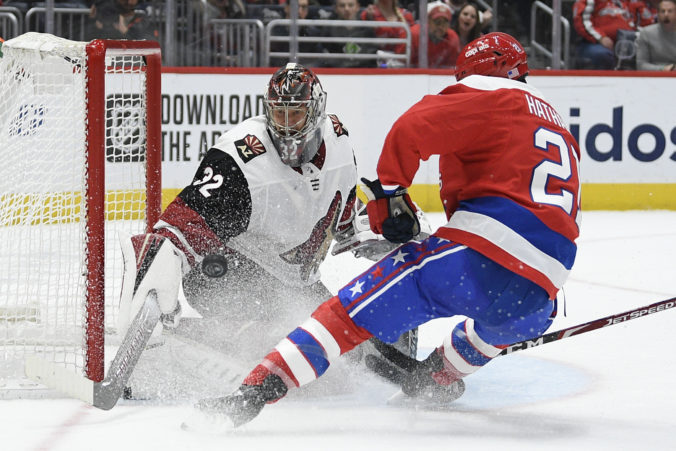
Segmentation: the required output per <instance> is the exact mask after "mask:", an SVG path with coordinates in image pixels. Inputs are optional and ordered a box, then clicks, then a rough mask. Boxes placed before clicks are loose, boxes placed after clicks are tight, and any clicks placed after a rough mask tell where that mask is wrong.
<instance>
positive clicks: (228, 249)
mask: <svg viewBox="0 0 676 451" xmlns="http://www.w3.org/2000/svg"><path fill="white" fill-rule="evenodd" d="M325 106H326V93H325V92H324V90H323V89H322V86H321V84H320V82H319V79H318V78H317V77H316V75H315V74H314V73H313V72H312V71H310V70H309V69H306V68H304V67H302V66H300V65H298V64H293V63H291V64H288V65H287V66H286V67H283V68H281V69H279V70H278V71H277V72H276V73H275V74H274V75H273V76H272V78H271V79H270V81H269V83H268V86H267V89H266V91H265V95H264V108H265V115H261V116H257V117H253V118H250V119H248V120H246V121H244V122H243V123H241V124H240V125H238V126H236V127H235V128H233V129H231V130H230V131H228V132H227V133H225V134H224V135H223V136H222V137H221V138H220V139H219V140H218V141H217V142H216V143H215V144H214V146H213V147H212V148H211V149H210V150H209V151H208V152H207V154H206V156H205V157H204V159H203V161H202V162H201V164H200V165H199V168H198V170H197V173H196V174H195V176H194V178H193V180H192V183H190V185H188V186H186V187H185V188H184V189H183V190H182V191H181V192H180V194H179V195H178V197H177V198H176V199H175V200H174V201H173V202H172V203H171V204H170V205H169V206H168V207H167V209H166V210H165V211H164V213H163V214H162V216H161V218H160V221H159V222H158V223H157V224H156V225H155V226H154V230H153V233H150V234H145V235H137V236H133V237H127V238H126V239H123V243H122V248H123V254H124V260H125V275H124V283H123V290H122V291H123V293H122V298H121V303H120V320H119V330H120V333H121V334H123V335H124V334H125V332H126V331H127V329H128V327H129V324H130V321H131V319H132V318H133V317H134V315H135V314H136V312H137V311H138V310H139V309H140V308H141V305H142V303H143V301H144V299H145V298H146V295H147V294H148V293H149V292H150V291H153V290H154V291H155V292H156V294H157V300H158V302H159V305H160V309H161V311H162V317H161V319H162V323H163V326H164V333H163V337H164V340H161V342H160V344H159V345H157V346H155V347H154V348H152V349H149V350H147V351H146V352H145V354H144V356H143V357H142V358H141V361H140V362H139V365H138V367H137V369H136V370H135V373H134V376H133V377H132V383H131V385H132V390H133V394H134V396H135V397H136V396H137V395H138V396H144V394H146V395H148V396H151V394H149V393H146V392H144V390H146V391H147V390H151V388H150V387H154V388H153V389H152V390H163V387H164V388H165V389H166V388H167V387H168V386H170V387H171V390H167V391H171V392H172V393H173V394H180V392H181V390H182V389H186V390H189V389H187V388H186V386H192V389H198V390H200V393H199V394H201V395H204V394H205V393H204V390H208V387H207V386H206V385H208V383H213V384H216V385H215V386H214V387H213V388H214V390H218V392H222V391H223V389H224V387H223V384H224V381H226V382H227V381H229V380H232V381H233V382H238V381H239V379H240V378H241V376H242V374H240V372H239V369H240V368H244V369H246V368H248V367H249V366H251V364H252V363H254V362H255V361H256V360H257V359H258V358H259V357H260V356H261V355H262V354H263V353H264V352H265V351H266V350H267V349H269V348H270V347H272V346H274V344H275V343H276V341H277V340H278V338H279V336H281V335H282V333H283V332H285V331H286V330H287V329H288V328H289V327H290V326H291V325H293V324H296V323H297V322H298V321H299V320H301V319H302V318H304V317H306V316H307V315H308V314H309V313H310V312H312V311H313V310H314V309H315V308H316V307H317V306H318V305H319V304H321V303H322V302H323V301H324V300H326V299H328V298H330V297H331V295H332V294H331V293H330V292H329V290H328V289H327V288H326V287H325V286H324V284H323V283H322V282H321V280H320V273H319V270H318V268H319V266H320V264H321V263H322V262H323V261H324V259H325V257H326V255H327V252H328V251H329V248H330V246H331V244H332V242H333V241H334V240H335V245H334V253H340V252H345V251H353V253H354V254H355V255H358V256H366V257H369V258H378V257H379V256H381V255H384V254H385V253H387V252H388V251H390V250H392V249H393V248H394V247H395V246H396V245H395V244H393V243H390V242H389V241H385V240H384V239H383V238H382V237H380V236H378V235H375V234H373V233H372V232H370V230H369V225H368V217H367V216H366V215H356V214H355V210H356V208H357V207H356V205H357V202H358V199H357V196H356V185H357V168H356V164H355V157H354V154H353V149H352V144H351V142H350V138H349V134H348V130H347V129H346V128H345V126H344V125H343V123H342V122H341V121H340V119H339V118H338V117H337V116H335V115H333V114H326V113H325ZM413 219H414V220H415V221H416V222H420V218H413ZM423 229H425V222H424V221H423ZM418 230H420V227H418ZM425 230H426V229H425ZM181 285H182V288H183V293H184V296H185V300H186V301H187V304H188V305H189V307H190V310H191V311H192V313H193V314H192V315H190V316H191V317H189V318H188V317H183V318H182V313H183V312H182V310H186V308H185V307H184V308H181V303H180V302H178V301H177V299H178V298H179V290H180V288H181ZM195 313H196V314H195ZM185 316H188V315H185ZM247 359H251V360H247ZM157 365H159V368H161V370H159V371H157V370H155V369H153V368H158V366H157ZM183 377H185V378H186V379H187V380H186V383H185V384H183V383H182V382H181V379H182V378H183ZM163 378H166V379H167V380H163ZM195 380H199V381H200V382H199V384H196V383H195ZM190 381H191V382H190ZM200 384H202V385H201V386H199V387H195V386H196V385H200ZM139 387H140V392H139V390H138V388H139ZM181 387H183V388H181ZM186 394H189V393H186Z"/></svg>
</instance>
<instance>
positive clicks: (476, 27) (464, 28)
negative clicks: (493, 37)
mask: <svg viewBox="0 0 676 451" xmlns="http://www.w3.org/2000/svg"><path fill="white" fill-rule="evenodd" d="M451 29H452V30H453V31H455V33H456V34H457V35H458V39H459V40H460V48H461V49H462V48H463V47H465V46H466V45H467V44H469V43H470V42H472V41H473V40H475V39H476V38H478V37H479V36H481V22H479V8H477V6H476V5H474V4H473V3H465V4H464V5H463V6H462V8H460V9H459V10H458V13H457V16H453V19H452V20H451Z"/></svg>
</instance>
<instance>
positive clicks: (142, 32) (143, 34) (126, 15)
mask: <svg viewBox="0 0 676 451" xmlns="http://www.w3.org/2000/svg"><path fill="white" fill-rule="evenodd" d="M137 6H138V0H97V1H94V2H93V3H92V6H91V12H90V15H89V17H90V23H89V26H88V32H87V35H88V39H96V38H101V39H157V38H158V36H159V32H158V30H157V29H156V28H154V27H152V26H151V24H150V22H149V21H148V20H147V19H146V15H145V14H143V13H139V12H137V11H136V7H137Z"/></svg>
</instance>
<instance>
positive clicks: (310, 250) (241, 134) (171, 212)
mask: <svg viewBox="0 0 676 451" xmlns="http://www.w3.org/2000/svg"><path fill="white" fill-rule="evenodd" d="M336 124H340V121H338V118H337V117H335V116H333V117H332V118H328V117H327V118H325V119H324V121H323V122H322V124H321V126H322V127H323V143H322V145H321V147H320V149H319V151H318V152H317V154H316V155H315V157H314V158H313V159H312V161H310V162H308V163H305V164H303V165H301V166H300V167H298V168H292V167H290V166H287V165H285V164H283V163H282V162H281V160H280V158H279V155H278V153H277V151H276V149H275V147H274V145H273V143H272V140H271V139H270V137H269V135H268V131H267V128H266V123H265V118H264V117H263V116H258V117H254V118H251V119H249V120H247V121H245V122H243V123H242V124H240V125H239V126H237V127H235V128H233V129H232V130H230V131H228V132H227V133H226V134H224V135H223V136H221V138H220V139H219V140H218V142H217V143H216V144H215V145H214V146H213V148H212V149H210V150H209V152H208V153H207V155H206V156H205V158H204V160H203V161H202V163H201V164H200V167H199V168H198V170H197V174H196V175H195V178H194V180H193V183H192V184H191V185H190V186H189V187H186V188H185V189H184V190H183V191H182V192H181V193H180V194H179V197H178V198H177V200H176V201H174V202H172V204H171V205H170V206H169V207H168V208H167V211H165V213H164V214H163V215H162V218H161V219H162V220H163V221H164V222H165V223H167V224H169V225H173V226H175V227H176V228H178V229H179V230H181V232H182V233H183V235H184V236H185V238H186V240H187V242H188V244H190V246H191V247H192V249H188V250H189V251H191V250H192V251H194V252H193V254H199V255H204V254H206V253H209V249H213V248H218V247H221V248H222V247H223V246H225V247H226V248H229V249H232V250H234V251H236V252H238V253H240V254H242V255H244V256H245V257H247V258H249V259H250V260H252V261H254V262H256V263H257V264H258V265H260V266H261V267H263V268H264V269H265V270H266V271H267V272H269V273H270V274H273V275H274V276H276V277H277V278H279V279H280V280H282V281H283V282H285V283H287V284H289V285H292V286H304V285H310V284H312V283H314V282H316V281H317V280H319V273H318V266H319V264H320V263H321V262H322V261H323V260H324V257H325V256H326V252H327V251H328V248H329V246H330V244H331V241H332V239H333V235H334V232H335V230H336V228H337V227H338V226H339V224H342V223H347V221H348V219H349V217H351V215H352V211H353V210H352V209H353V207H354V200H355V197H354V196H355V187H356V183H357V169H356V165H355V160H354V154H353V150H352V146H351V143H350V141H349V138H348V136H347V133H346V132H345V131H344V128H342V124H340V127H337V125H336ZM184 251H185V250H184ZM198 258H199V257H196V259H198Z"/></svg>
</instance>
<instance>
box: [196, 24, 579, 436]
mask: <svg viewBox="0 0 676 451" xmlns="http://www.w3.org/2000/svg"><path fill="white" fill-rule="evenodd" d="M527 74H528V64H527V59H526V52H525V51H524V49H523V47H522V46H521V44H520V43H519V42H518V41H516V40H515V39H514V38H512V37H511V36H509V35H507V34H504V33H490V34H487V35H486V36H483V37H481V38H479V39H477V40H475V41H473V42H471V43H469V44H468V45H467V46H466V47H465V48H464V49H463V50H462V52H461V54H460V57H459V59H458V64H457V72H456V79H457V81H458V82H457V83H456V84H454V85H451V86H449V87H447V88H446V89H444V90H443V91H442V92H440V93H439V94H437V95H428V96H425V97H424V98H423V99H422V100H420V101H419V102H418V103H416V104H415V105H413V107H411V108H410V109H409V110H408V111H407V112H405V113H404V114H403V115H402V116H401V117H400V118H399V119H398V120H397V121H396V122H395V123H394V125H393V126H392V129H391V130H390V132H389V134H388V136H387V138H386V140H385V144H384V146H383V149H382V153H381V156H380V159H379V162H378V167H377V172H378V177H379V179H378V180H376V181H368V180H365V179H362V180H363V181H364V183H365V185H366V188H365V192H366V193H367V194H368V197H369V199H370V202H369V203H368V205H367V208H368V213H369V219H370V224H371V227H372V229H373V230H374V232H377V233H382V234H383V235H384V236H385V237H386V238H388V239H389V240H391V241H396V242H401V243H405V244H403V245H402V246H401V247H399V248H397V249H396V250H394V251H393V252H391V253H390V254H388V255H387V256H385V257H384V258H382V259H381V260H380V261H379V262H377V263H376V264H375V265H373V266H372V267H371V268H370V269H369V270H367V271H366V272H364V273H363V274H361V275H359V276H357V277H356V278H355V279H354V280H352V281H351V282H350V283H348V284H347V285H346V286H345V287H344V288H342V289H341V290H340V291H339V293H338V295H337V296H334V297H332V298H330V299H329V300H328V301H326V302H325V303H324V304H322V305H321V306H320V307H319V308H317V310H315V312H314V313H313V314H312V315H311V317H310V318H309V319H308V320H307V321H305V322H304V323H302V324H301V325H300V326H299V327H298V328H296V329H295V330H293V331H292V332H291V333H290V334H289V335H288V336H287V337H286V338H284V339H283V340H282V341H281V342H279V344H278V345H277V346H276V347H275V348H274V349H273V350H272V351H271V352H270V353H268V354H267V355H266V356H265V358H264V359H263V361H262V362H261V363H260V364H259V365H258V366H256V367H255V368H254V369H253V370H252V371H251V373H250V374H249V375H248V376H247V377H246V378H245V379H244V381H243V383H242V385H241V386H240V388H239V389H238V390H237V391H235V392H234V393H232V394H230V395H228V396H225V397H221V398H213V399H205V400H202V401H200V402H199V403H198V404H197V406H196V407H197V415H198V416H199V415H202V416H203V415H207V416H211V417H214V416H215V417H216V418H224V419H227V420H228V421H229V422H231V423H232V424H233V425H234V426H238V425H241V424H243V423H246V422H248V421H250V420H251V419H253V418H254V417H255V416H256V415H258V413H259V412H260V410H261V409H262V408H263V407H264V406H265V404H266V403H272V402H275V401H277V400H279V399H280V398H282V397H283V396H284V395H285V394H286V393H287V391H288V390H289V389H290V388H294V387H298V386H301V385H304V384H307V383H309V382H311V381H313V380H314V379H316V378H318V377H319V376H321V375H322V374H324V372H325V371H326V370H327V368H328V366H329V364H330V362H331V361H332V360H333V359H335V358H337V357H338V356H339V355H341V354H343V353H345V352H347V351H349V350H350V349H352V348H353V347H355V346H357V345H358V344H360V343H362V342H363V341H365V340H369V339H372V341H374V343H375V344H376V346H377V348H378V349H379V350H380V351H381V352H382V356H380V357H379V356H367V361H366V363H367V365H368V366H370V367H371V368H372V369H374V370H375V371H377V372H378V373H380V374H381V375H383V376H384V377H387V378H388V379H390V380H392V381H393V382H395V383H397V384H399V385H400V386H401V388H402V391H403V392H404V393H405V394H407V395H409V396H412V397H418V396H424V397H425V398H426V399H428V400H429V399H432V400H437V401H439V402H449V401H452V400H453V399H456V398H457V397H458V396H460V395H462V393H463V391H464V383H463V378H464V377H465V376H467V375H468V374H471V373H473V372H475V371H476V370H478V369H479V368H481V367H482V366H483V365H485V364H487V363H488V362H489V361H490V360H491V359H492V358H493V357H495V356H496V355H497V354H498V353H500V351H501V350H502V349H504V348H505V347H506V346H508V345H510V344H511V343H513V342H517V341H520V340H524V339H530V338H534V337H536V336H538V335H541V334H542V333H543V332H544V331H546V330H547V328H548V327H549V326H550V325H551V322H552V319H553V318H554V315H555V314H556V296H557V292H558V291H559V290H560V289H561V287H562V285H563V284H564V282H565V281H566V278H567V277H568V274H569V272H570V270H571V267H572V265H573V262H574V260H575V254H576V249H577V248H576V244H575V240H576V238H577V236H578V233H579V230H578V206H579V201H580V199H579V187H580V180H579V160H580V153H579V150H578V145H577V143H576V142H575V140H574V138H573V137H572V136H571V134H570V133H569V132H568V130H567V129H566V128H565V127H564V124H563V121H562V119H561V117H560V116H559V114H558V113H557V112H556V110H555V109H554V108H553V107H552V106H551V105H550V104H549V103H548V102H547V100H546V99H545V98H544V97H543V95H542V94H541V93H540V92H539V91H538V90H537V89H535V88H534V87H532V86H530V85H528V84H526V82H525V79H526V76H527ZM432 155H439V156H440V161H439V170H440V174H441V190H440V195H441V200H442V202H443V205H444V208H445V210H446V214H447V217H448V223H447V224H446V225H444V226H442V227H440V228H439V229H438V230H437V231H436V232H435V233H434V234H433V235H432V236H430V237H429V238H427V239H425V240H423V241H419V242H418V241H412V242H407V241H408V240H409V239H411V237H413V236H414V235H415V234H416V233H417V231H418V227H419V224H418V221H417V219H416V214H415V209H416V208H415V205H414V204H413V203H412V202H411V200H410V198H409V196H408V194H407V191H406V188H407V187H409V186H410V185H411V183H412V180H413V177H414V175H415V174H416V171H417V170H418V167H419V162H420V160H427V159H428V158H429V157H430V156H432ZM456 315H458V316H464V317H466V318H467V319H464V320H462V321H460V322H459V323H458V324H457V325H456V326H455V327H454V328H453V330H451V331H449V334H448V336H447V337H446V338H445V339H444V340H443V343H441V344H440V346H439V347H438V348H437V349H436V350H434V351H433V352H432V353H431V354H430V356H428V357H427V358H425V359H424V360H422V361H418V360H414V359H410V358H406V357H405V356H403V354H401V353H399V352H397V351H396V350H394V349H393V348H391V347H390V346H389V345H388V344H387V343H392V342H394V341H395V340H396V339H397V337H398V336H399V335H400V334H401V333H402V332H404V331H406V330H409V329H412V328H414V327H416V326H418V325H420V324H423V323H425V322H427V321H430V320H432V319H434V318H440V317H451V316H456ZM372 337H373V338H372ZM192 421H195V418H192ZM188 426H190V422H189V423H188Z"/></svg>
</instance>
